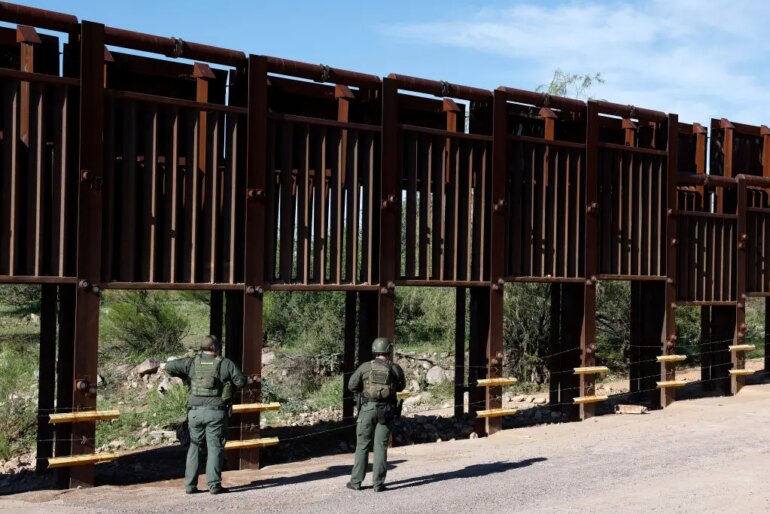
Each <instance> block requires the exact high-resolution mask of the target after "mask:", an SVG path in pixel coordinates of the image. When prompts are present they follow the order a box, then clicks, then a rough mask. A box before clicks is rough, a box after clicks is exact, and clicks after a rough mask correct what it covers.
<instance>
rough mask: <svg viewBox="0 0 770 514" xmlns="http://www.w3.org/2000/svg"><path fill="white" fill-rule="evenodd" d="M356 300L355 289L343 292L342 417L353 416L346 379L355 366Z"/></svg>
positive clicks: (348, 378)
mask: <svg viewBox="0 0 770 514" xmlns="http://www.w3.org/2000/svg"><path fill="white" fill-rule="evenodd" d="M356 300H357V295H356V292H355V291H346V292H345V341H344V343H343V349H342V418H343V419H348V418H352V417H353V403H354V401H353V400H354V399H353V393H352V392H350V391H349V390H348V380H350V376H351V375H352V374H353V371H355V366H356V303H357V302H356Z"/></svg>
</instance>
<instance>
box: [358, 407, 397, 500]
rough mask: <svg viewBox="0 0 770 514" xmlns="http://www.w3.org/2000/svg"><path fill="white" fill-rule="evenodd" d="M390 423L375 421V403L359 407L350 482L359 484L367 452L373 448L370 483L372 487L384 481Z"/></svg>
mask: <svg viewBox="0 0 770 514" xmlns="http://www.w3.org/2000/svg"><path fill="white" fill-rule="evenodd" d="M391 427H392V425H391V424H388V425H383V424H381V423H378V422H377V404H376V403H374V402H369V403H366V404H364V405H363V406H362V407H361V410H360V411H359V413H358V423H357V428H356V460H355V463H354V464H353V472H352V473H351V476H350V482H351V483H352V484H353V485H355V486H360V485H361V482H363V481H364V477H365V476H366V467H367V465H368V464H369V452H370V451H372V448H374V464H373V465H372V485H373V486H374V487H377V486H380V485H383V484H384V483H385V475H387V473H388V442H389V440H390V430H391Z"/></svg>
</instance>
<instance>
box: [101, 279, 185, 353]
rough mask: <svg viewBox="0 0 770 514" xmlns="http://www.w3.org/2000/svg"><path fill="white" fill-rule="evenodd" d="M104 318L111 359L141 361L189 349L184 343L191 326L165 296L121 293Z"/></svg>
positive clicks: (114, 299)
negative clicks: (120, 358) (112, 357)
mask: <svg viewBox="0 0 770 514" xmlns="http://www.w3.org/2000/svg"><path fill="white" fill-rule="evenodd" d="M104 318H105V320H104V325H103V326H104V332H103V335H104V339H106V341H107V342H108V343H109V349H110V350H111V352H110V354H111V356H119V357H123V358H127V359H131V360H141V359H144V358H147V357H164V356H169V355H174V354H178V353H180V352H183V351H184V349H185V347H184V344H183V342H182V341H183V339H184V337H185V336H186V335H187V333H188V332H189V322H188V320H187V318H186V317H185V316H184V315H183V314H182V313H181V312H180V310H179V309H178V308H177V306H176V304H174V303H173V302H169V301H168V298H167V297H166V296H165V295H163V293H155V292H149V291H124V292H118V293H116V294H115V298H113V299H112V301H111V302H110V308H109V309H106V311H105V316H104ZM116 353H117V354H118V355H115V354H116Z"/></svg>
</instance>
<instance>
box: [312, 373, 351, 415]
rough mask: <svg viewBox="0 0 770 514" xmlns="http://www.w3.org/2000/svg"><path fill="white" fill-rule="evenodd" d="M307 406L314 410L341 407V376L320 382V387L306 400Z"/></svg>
mask: <svg viewBox="0 0 770 514" xmlns="http://www.w3.org/2000/svg"><path fill="white" fill-rule="evenodd" d="M307 405H308V406H309V407H310V408H311V409H314V410H319V409H327V408H330V407H339V406H341V405H342V375H337V376H334V377H331V378H328V379H326V380H324V381H323V382H321V386H320V387H318V389H316V390H315V391H314V392H313V393H312V394H311V395H310V398H308V401H307Z"/></svg>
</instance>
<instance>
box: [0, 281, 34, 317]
mask: <svg viewBox="0 0 770 514" xmlns="http://www.w3.org/2000/svg"><path fill="white" fill-rule="evenodd" d="M0 305H9V306H11V307H13V308H14V309H16V310H20V311H27V312H39V311H40V286H33V285H23V284H14V285H4V286H0Z"/></svg>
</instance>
